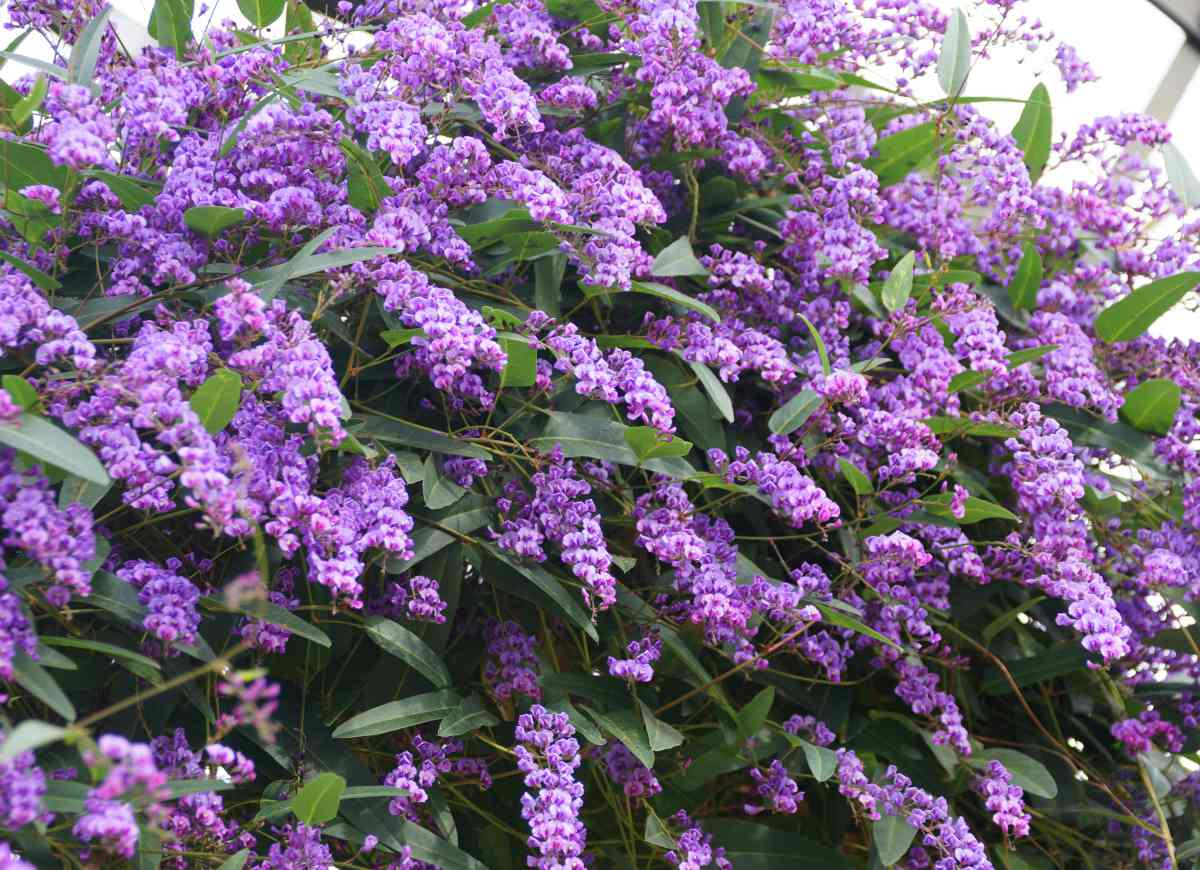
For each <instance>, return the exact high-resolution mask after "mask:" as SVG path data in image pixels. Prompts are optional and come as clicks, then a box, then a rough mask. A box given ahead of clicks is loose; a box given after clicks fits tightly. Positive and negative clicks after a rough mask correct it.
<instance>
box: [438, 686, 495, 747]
mask: <svg viewBox="0 0 1200 870" xmlns="http://www.w3.org/2000/svg"><path fill="white" fill-rule="evenodd" d="M499 722H500V720H499V719H497V718H496V717H495V716H493V715H492V713H491V711H489V710H487V709H486V708H485V707H484V706H483V701H482V699H480V697H479V695H477V694H471V695H468V696H467V697H466V698H464V699H463V702H462V703H461V704H459V705H458V707H457V709H455V710H454V712H453V713H451V714H450V715H449V716H447V717H446V718H445V719H443V720H442V724H441V725H439V726H438V730H437V734H438V737H458V736H459V735H461V734H466V733H468V732H470V731H475V730H477V729H479V728H490V727H492V726H493V725H497V724H499Z"/></svg>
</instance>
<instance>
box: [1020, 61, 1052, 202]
mask: <svg viewBox="0 0 1200 870" xmlns="http://www.w3.org/2000/svg"><path fill="white" fill-rule="evenodd" d="M1053 135H1054V113H1053V112H1052V111H1051V108H1050V92H1049V91H1048V90H1046V86H1045V85H1044V84H1042V83H1041V82H1039V83H1038V84H1036V85H1034V87H1033V91H1032V93H1030V94H1029V99H1028V100H1027V101H1026V102H1025V108H1024V109H1023V110H1022V111H1021V117H1020V118H1018V119H1017V126H1015V127H1013V131H1012V136H1013V139H1015V140H1016V142H1017V145H1018V146H1020V148H1021V151H1023V152H1024V154H1025V168H1026V169H1028V170H1029V178H1030V180H1032V181H1035V182H1036V181H1037V180H1038V179H1039V178H1041V177H1042V170H1044V169H1045V168H1046V161H1047V160H1049V159H1050V142H1051V139H1052V138H1053Z"/></svg>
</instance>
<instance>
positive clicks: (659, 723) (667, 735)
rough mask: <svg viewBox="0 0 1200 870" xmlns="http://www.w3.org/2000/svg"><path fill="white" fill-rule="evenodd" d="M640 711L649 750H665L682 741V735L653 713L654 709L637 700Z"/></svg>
mask: <svg viewBox="0 0 1200 870" xmlns="http://www.w3.org/2000/svg"><path fill="white" fill-rule="evenodd" d="M638 707H639V708H640V709H641V711H642V724H643V725H645V726H646V738H647V741H648V743H649V746H650V751H651V752H665V751H666V750H668V749H674V748H675V747H676V746H678V745H679V744H681V743H683V739H684V738H683V735H682V734H680V733H679V732H678V731H676V730H675V729H674V728H672V727H671V726H670V725H668V724H667V723H666V722H664V721H663V720H662V719H659V718H658V717H657V716H655V715H654V711H653V710H651V709H650V708H649V707H648V706H646V705H645V704H643V703H642V702H641V701H638Z"/></svg>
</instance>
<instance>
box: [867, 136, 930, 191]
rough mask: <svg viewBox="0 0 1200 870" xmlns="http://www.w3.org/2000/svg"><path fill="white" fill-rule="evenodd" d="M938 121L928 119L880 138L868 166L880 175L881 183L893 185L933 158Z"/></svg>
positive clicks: (883, 185)
mask: <svg viewBox="0 0 1200 870" xmlns="http://www.w3.org/2000/svg"><path fill="white" fill-rule="evenodd" d="M938 136H939V133H938V128H937V124H936V123H935V122H933V121H926V122H925V123H924V124H918V125H917V126H915V127H909V128H908V129H906V130H901V131H900V132H898V133H893V134H891V135H890V136H885V137H884V138H882V139H880V140H879V141H878V142H877V143H876V145H875V153H876V156H875V157H874V158H873V159H871V160H869V161H867V168H868V169H870V170H872V171H873V172H874V173H875V174H876V175H877V176H879V186H880V187H891V186H892V185H893V184H897V183H899V182H901V181H903V180H904V179H905V178H907V177H908V174H909V173H910V172H912V171H913V170H914V169H916V168H918V167H919V166H921V165H922V164H923V163H925V161H927V160H929V159H930V158H931V157H932V156H933V155H934V153H935V152H936V151H937V150H938V146H939V139H938Z"/></svg>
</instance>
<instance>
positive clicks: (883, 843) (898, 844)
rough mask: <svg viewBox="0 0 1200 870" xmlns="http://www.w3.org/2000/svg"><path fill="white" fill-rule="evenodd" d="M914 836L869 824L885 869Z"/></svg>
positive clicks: (885, 821)
mask: <svg viewBox="0 0 1200 870" xmlns="http://www.w3.org/2000/svg"><path fill="white" fill-rule="evenodd" d="M958 14H959V15H961V14H962V13H961V12H959V13H958ZM916 836H917V829H916V828H914V827H913V826H912V825H910V824H909V823H908V820H907V819H905V818H904V817H903V816H884V817H883V818H881V819H876V820H875V821H874V822H872V823H871V839H872V840H874V841H875V851H876V852H878V853H879V863H881V864H883V866H885V867H891V866H892V865H894V864H895V863H896V862H898V861H899V860H900V859H901V858H903V857H904V853H905V852H907V851H908V847H909V846H911V845H912V841H913V839H915V838H916Z"/></svg>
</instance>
